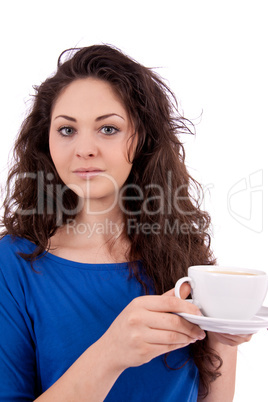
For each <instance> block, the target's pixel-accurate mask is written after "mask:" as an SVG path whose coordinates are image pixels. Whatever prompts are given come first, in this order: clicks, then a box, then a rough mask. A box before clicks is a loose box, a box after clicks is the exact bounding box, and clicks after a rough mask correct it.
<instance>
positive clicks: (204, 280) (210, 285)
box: [175, 265, 268, 320]
mask: <svg viewBox="0 0 268 402" xmlns="http://www.w3.org/2000/svg"><path fill="white" fill-rule="evenodd" d="M184 282H188V283H189V284H190V286H191V295H192V301H193V303H194V304H195V305H197V306H198V307H199V309H200V310H201V312H202V313H203V314H204V315H205V316H207V317H215V318H225V319H234V320H250V319H251V318H253V317H254V315H255V314H256V313H257V312H258V310H259V309H260V308H261V306H262V303H263V301H264V299H265V296H266V293H267V290H268V275H267V274H266V273H265V272H264V271H259V270H256V269H246V268H237V267H225V266H219V265H196V266H192V267H190V268H188V276H186V277H183V278H181V279H179V280H178V281H177V283H176V285H175V295H176V296H177V297H179V298H180V287H181V285H182V284H183V283H184Z"/></svg>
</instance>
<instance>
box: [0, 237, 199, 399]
mask: <svg viewBox="0 0 268 402" xmlns="http://www.w3.org/2000/svg"><path fill="white" fill-rule="evenodd" d="M34 248H35V245H34V244H33V243H31V242H30V241H28V240H26V239H22V238H16V239H14V240H12V238H11V237H10V236H5V237H4V238H3V239H2V240H1V241H0V400H1V401H5V402H6V401H12V402H15V401H23V402H26V401H33V400H34V399H35V398H36V397H37V396H39V395H40V394H42V393H43V392H44V391H45V390H46V389H48V388H49V387H50V386H51V385H52V384H53V383H54V382H55V381H57V380H58V378H59V377H61V376H62V374H64V372H65V371H66V370H67V369H68V368H69V367H70V366H71V365H72V364H73V363H74V361H75V360H76V359H77V358H78V357H79V356H80V355H81V354H82V353H83V352H84V351H85V350H86V349H87V348H88V347H89V346H90V345H91V344H93V343H94V342H95V341H97V340H98V339H99V338H100V337H101V336H102V335H103V333H104V332H105V331H106V330H107V329H108V327H109V326H110V324H111V323H112V322H113V321H114V319H115V318H116V317H117V316H118V314H119V313H120V312H121V311H122V310H123V309H124V308H125V307H126V306H127V304H128V303H130V301H131V300H133V298H135V297H138V296H141V295H143V294H144V292H143V289H142V287H141V285H140V284H139V283H138V281H137V280H136V279H135V278H131V279H129V267H128V263H118V264H85V263H78V262H73V261H69V260H66V259H63V258H60V257H57V256H54V255H52V254H51V253H47V254H46V255H45V256H43V257H42V258H40V259H39V260H37V261H36V262H35V265H34V268H35V270H36V271H37V272H34V271H33V270H32V269H31V266H30V263H29V262H28V261H25V260H24V259H23V258H22V257H20V256H19V255H18V254H17V253H18V252H19V251H21V252H25V253H29V252H32V251H33V250H34ZM186 361H188V362H187V363H186V364H184V363H185V362H186ZM167 362H168V365H169V366H170V367H180V366H183V367H182V368H180V369H178V370H171V369H169V368H168V367H167V366H166V365H165V363H164V356H159V357H157V358H155V359H153V360H152V361H150V362H149V363H147V364H144V365H142V366H139V367H133V368H128V369H127V370H125V371H124V372H123V373H122V374H121V375H120V377H119V378H118V379H117V381H116V382H115V384H114V386H113V387H112V389H111V390H110V392H109V394H108V395H107V397H106V399H105V401H107V402H110V401H114V402H115V401H116V402H120V401H122V402H123V401H124V402H125V401H128V402H136V401H137V402H141V401H163V402H169V401H180V402H187V401H189V402H192V401H196V400H197V393H198V383H199V375H198V370H197V367H196V366H195V364H194V362H193V360H192V359H191V358H190V356H189V347H185V348H182V349H178V350H176V351H174V352H172V353H171V354H170V355H169V356H168V358H167ZM97 364H98V362H96V365H97ZM98 386H101V384H100V385H98Z"/></svg>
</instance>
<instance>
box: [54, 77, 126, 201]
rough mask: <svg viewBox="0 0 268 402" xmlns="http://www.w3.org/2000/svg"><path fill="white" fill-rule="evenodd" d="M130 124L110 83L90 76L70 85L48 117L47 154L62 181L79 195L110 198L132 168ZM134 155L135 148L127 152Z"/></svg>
mask: <svg viewBox="0 0 268 402" xmlns="http://www.w3.org/2000/svg"><path fill="white" fill-rule="evenodd" d="M132 134H133V126H132V124H131V121H130V120H129V118H128V115H127V111H126V109H125V107H124V105H123V104H122V102H121V101H120V99H119V97H118V96H117V95H116V93H115V92H114V90H113V88H112V87H111V85H110V84H109V83H107V82H105V81H101V80H99V79H95V78H85V79H78V80H76V81H73V82H72V83H71V84H70V85H69V86H68V87H66V88H65V89H64V90H63V92H62V93H61V94H60V96H59V97H58V99H57V101H56V103H55V105H54V108H53V110H52V116H51V126H50V132H49V147H50V154H51V157H52V160H53V162H54V165H55V167H56V169H57V172H58V174H59V176H60V177H61V179H62V181H63V182H64V183H65V184H66V185H67V186H68V187H70V188H71V189H72V190H73V191H74V192H75V193H76V194H77V195H78V196H79V197H82V198H89V199H91V200H93V199H94V200H100V199H102V200H104V199H106V200H107V199H110V200H114V198H115V192H116V191H117V190H118V189H120V188H121V187H122V186H123V184H124V182H125V181H126V179H127V177H128V175H129V173H130V171H131V167H132V164H131V163H130V162H129V160H128V149H129V147H130V144H131V141H132V139H131V140H129V139H130V137H131V135H132ZM130 151H131V152H130V155H133V152H134V148H133V147H132V148H130Z"/></svg>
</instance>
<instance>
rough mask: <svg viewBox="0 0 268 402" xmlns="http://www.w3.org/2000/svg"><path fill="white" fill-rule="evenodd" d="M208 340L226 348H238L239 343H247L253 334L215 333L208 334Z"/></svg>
mask: <svg viewBox="0 0 268 402" xmlns="http://www.w3.org/2000/svg"><path fill="white" fill-rule="evenodd" d="M207 335H208V339H209V341H210V342H213V343H216V342H218V343H222V344H224V345H227V346H238V345H240V344H241V343H244V342H249V341H250V339H251V338H252V335H253V334H250V335H231V334H221V333H217V332H208V333H207Z"/></svg>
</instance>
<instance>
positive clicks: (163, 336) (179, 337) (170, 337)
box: [144, 329, 197, 347]
mask: <svg viewBox="0 0 268 402" xmlns="http://www.w3.org/2000/svg"><path fill="white" fill-rule="evenodd" d="M196 340H197V339H196V338H192V337H191V336H188V335H186V334H183V333H180V332H176V331H165V330H158V329H150V330H148V331H147V333H145V334H144V341H145V342H146V343H149V344H153V345H185V344H189V343H193V342H196ZM180 347H181V346H180Z"/></svg>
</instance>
